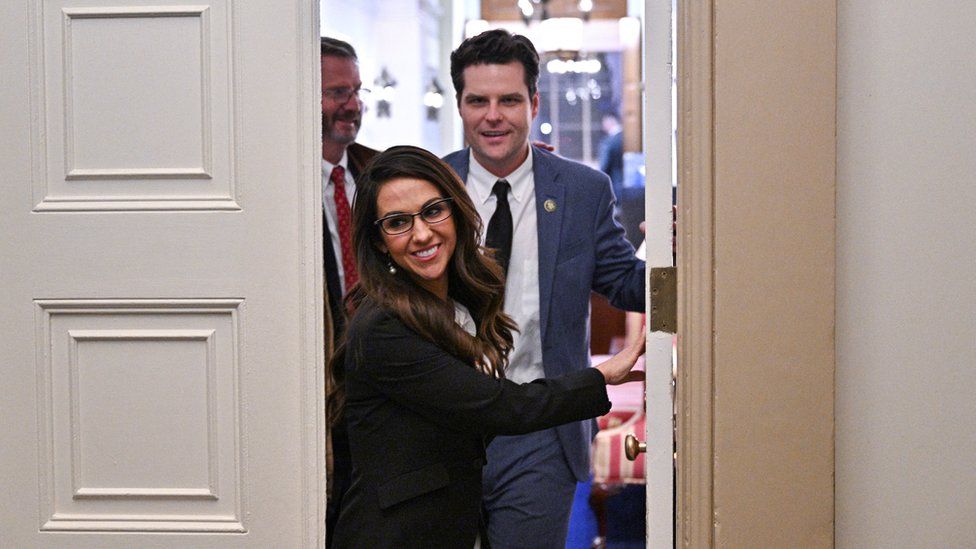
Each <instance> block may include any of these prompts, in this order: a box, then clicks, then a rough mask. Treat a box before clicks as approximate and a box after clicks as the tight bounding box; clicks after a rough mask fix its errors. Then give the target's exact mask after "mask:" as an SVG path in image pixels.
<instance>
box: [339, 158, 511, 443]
mask: <svg viewBox="0 0 976 549" xmlns="http://www.w3.org/2000/svg"><path fill="white" fill-rule="evenodd" d="M399 178H414V179H422V180H424V181H428V182H430V183H431V184H432V185H434V186H435V187H437V189H438V190H439V191H440V193H441V196H443V197H450V198H452V199H453V200H452V205H451V209H452V213H451V216H452V217H453V219H454V227H455V231H456V233H457V243H456V245H455V249H454V255H453V256H451V260H450V262H449V264H448V296H449V297H450V298H451V299H452V300H454V301H457V302H459V303H461V304H462V305H464V306H465V307H467V308H468V310H469V311H470V312H471V316H472V317H473V318H474V321H475V324H476V325H477V335H476V336H475V337H471V335H469V334H468V333H467V332H465V331H464V330H463V329H462V328H461V327H460V326H458V325H457V323H456V322H455V321H454V307H453V306H452V305H451V304H450V303H449V302H445V301H443V300H441V299H440V298H438V297H437V296H435V295H434V294H432V293H430V292H428V291H427V290H425V289H424V288H422V287H421V286H419V285H418V284H417V283H416V282H414V280H413V279H412V278H411V277H410V275H409V274H408V273H407V272H406V270H405V269H397V270H396V273H393V274H391V273H390V270H389V260H388V256H387V255H386V254H384V253H383V252H382V251H380V248H379V244H381V243H382V235H381V234H380V229H379V227H377V226H376V225H375V224H374V221H376V219H377V207H376V202H377V198H378V196H379V192H380V189H381V188H382V187H383V185H385V184H386V183H388V182H390V181H392V180H394V179H399ZM352 225H353V235H352V241H353V250H354V252H355V254H356V268H357V269H358V271H359V282H358V283H357V284H356V285H354V286H353V287H352V288H350V290H349V292H348V293H347V294H346V297H345V304H346V310H347V312H348V314H349V315H350V316H351V315H352V314H354V313H355V310H356V309H357V308H358V307H359V305H360V304H361V303H362V301H363V300H364V299H366V298H369V299H370V300H371V301H373V302H374V303H376V304H377V305H379V306H380V307H382V308H383V309H385V310H387V311H389V312H391V313H393V314H394V315H395V316H396V317H397V318H399V319H400V321H401V322H403V323H404V324H405V325H406V326H407V327H408V328H410V329H411V330H413V331H415V332H416V333H417V334H419V335H420V337H422V338H424V339H426V340H427V341H430V342H431V343H433V344H435V345H437V346H438V347H440V348H441V349H444V350H445V351H447V352H448V353H450V354H452V355H454V356H456V357H458V358H460V359H461V360H462V361H464V362H465V363H467V364H468V365H469V366H471V367H473V368H478V369H480V370H482V371H484V372H486V373H487V374H489V375H492V376H496V377H502V376H503V372H504V369H505V366H507V364H508V355H509V353H510V352H511V350H512V331H513V330H516V329H517V328H516V325H515V321H513V320H512V318H511V317H510V316H508V315H507V314H505V313H504V311H503V310H502V306H503V299H504V290H505V278H504V274H503V272H502V269H501V267H500V266H499V265H498V263H496V262H495V261H494V259H492V257H491V253H490V252H489V251H488V250H487V249H486V248H484V247H483V246H481V245H480V235H481V229H482V222H481V218H480V217H479V216H478V211H477V210H476V209H475V207H474V204H473V203H472V202H471V199H470V198H469V197H468V194H467V191H466V190H465V188H464V184H463V183H462V182H461V180H460V179H459V178H458V176H457V175H456V174H455V173H454V171H453V170H452V169H451V167H450V166H448V165H447V164H446V163H445V162H444V161H443V160H441V159H439V158H437V157H436V156H435V155H433V154H432V153H430V152H428V151H426V150H424V149H421V148H418V147H411V146H398V147H392V148H390V149H387V150H386V151H385V152H382V153H380V154H379V155H377V156H376V157H374V158H373V160H372V161H371V162H370V163H369V165H368V166H367V167H366V170H365V171H364V172H363V173H362V174H361V175H360V177H359V178H358V180H357V182H356V202H355V205H354V207H353V212H352ZM346 352H347V339H346V336H345V335H343V336H342V338H341V339H340V343H339V347H338V348H337V349H336V352H335V354H334V355H333V357H332V360H331V361H330V362H329V365H328V368H327V374H328V376H329V384H328V386H329V392H328V395H327V405H326V410H327V415H328V418H329V422H330V424H333V423H335V421H336V419H337V418H338V417H339V415H341V413H342V407H343V405H344V401H345V398H344V391H343V383H344V378H345V355H346Z"/></svg>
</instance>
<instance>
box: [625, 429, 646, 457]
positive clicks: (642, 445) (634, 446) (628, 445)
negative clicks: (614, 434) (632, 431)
mask: <svg viewBox="0 0 976 549" xmlns="http://www.w3.org/2000/svg"><path fill="white" fill-rule="evenodd" d="M646 451H647V443H646V442H641V441H639V440H637V437H635V436H634V435H627V438H625V439H624V454H625V455H626V456H627V459H629V460H630V461H634V460H636V459H637V454H640V453H642V452H646Z"/></svg>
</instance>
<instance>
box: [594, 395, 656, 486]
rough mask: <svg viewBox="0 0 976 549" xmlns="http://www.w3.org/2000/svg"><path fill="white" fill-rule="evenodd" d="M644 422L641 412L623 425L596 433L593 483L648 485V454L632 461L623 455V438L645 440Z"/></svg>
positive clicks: (639, 455) (642, 454)
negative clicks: (645, 469) (646, 473)
mask: <svg viewBox="0 0 976 549" xmlns="http://www.w3.org/2000/svg"><path fill="white" fill-rule="evenodd" d="M611 413H612V412H611ZM608 415H609V414H608ZM644 420H645V416H644V413H643V411H639V412H638V413H636V414H633V415H632V417H631V418H630V419H628V420H627V421H626V422H624V423H623V424H621V425H619V426H617V427H611V428H609V429H606V430H601V431H600V432H599V433H597V435H596V438H594V439H593V444H592V445H591V451H592V453H593V455H592V460H591V464H592V465H591V466H592V468H593V482H599V483H604V484H644V483H645V479H644V456H645V455H646V454H644V453H641V454H638V455H637V459H636V460H635V461H630V460H629V459H627V456H626V455H625V454H624V439H625V438H627V435H634V436H636V437H637V438H638V439H640V440H644V437H645V435H644V433H645V427H644Z"/></svg>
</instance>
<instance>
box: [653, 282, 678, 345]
mask: <svg viewBox="0 0 976 549" xmlns="http://www.w3.org/2000/svg"><path fill="white" fill-rule="evenodd" d="M650 286H651V314H650V317H651V331H652V332H667V333H669V334H673V333H676V327H677V326H678V274H677V269H676V268H675V267H653V268H651V284H650Z"/></svg>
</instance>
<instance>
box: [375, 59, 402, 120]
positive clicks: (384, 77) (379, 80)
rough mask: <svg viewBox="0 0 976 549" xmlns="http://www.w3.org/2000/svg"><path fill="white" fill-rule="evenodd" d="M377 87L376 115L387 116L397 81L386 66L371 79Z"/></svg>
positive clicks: (389, 113) (378, 116) (390, 113)
mask: <svg viewBox="0 0 976 549" xmlns="http://www.w3.org/2000/svg"><path fill="white" fill-rule="evenodd" d="M373 84H375V85H376V89H377V94H376V96H377V101H376V117H377V118H389V117H390V116H391V115H392V112H391V109H392V107H393V99H394V98H395V97H396V90H395V89H394V88H396V85H397V81H396V80H394V79H393V77H392V76H391V75H390V71H388V70H386V67H383V69H382V70H381V71H380V75H379V76H377V77H376V79H375V80H373Z"/></svg>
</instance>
